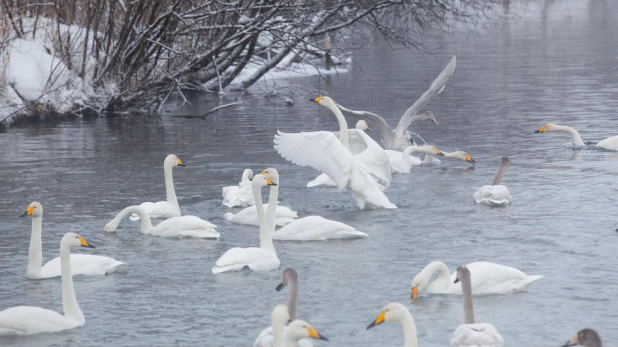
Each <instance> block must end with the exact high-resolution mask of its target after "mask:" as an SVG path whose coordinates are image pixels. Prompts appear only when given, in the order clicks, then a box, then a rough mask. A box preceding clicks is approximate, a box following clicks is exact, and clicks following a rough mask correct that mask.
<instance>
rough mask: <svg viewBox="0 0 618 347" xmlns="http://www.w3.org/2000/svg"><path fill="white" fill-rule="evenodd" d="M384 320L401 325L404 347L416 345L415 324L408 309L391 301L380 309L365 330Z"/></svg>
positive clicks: (414, 346) (415, 346)
mask: <svg viewBox="0 0 618 347" xmlns="http://www.w3.org/2000/svg"><path fill="white" fill-rule="evenodd" d="M384 322H399V323H401V326H402V327H403V340H404V344H403V345H404V347H418V339H417V337H416V324H415V323H414V318H412V314H411V313H410V310H408V309H407V308H406V307H405V306H403V305H402V304H400V303H398V302H391V303H390V304H387V305H386V306H384V308H383V309H382V312H380V314H379V315H378V317H377V318H376V319H375V320H374V321H373V322H371V324H369V326H367V330H369V329H371V328H373V327H374V326H376V325H380V324H382V323H384Z"/></svg>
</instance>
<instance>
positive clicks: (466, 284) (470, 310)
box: [460, 274, 474, 324]
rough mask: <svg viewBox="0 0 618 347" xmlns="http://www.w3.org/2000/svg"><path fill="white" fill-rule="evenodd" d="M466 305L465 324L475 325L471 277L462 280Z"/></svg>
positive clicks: (466, 276) (467, 276)
mask: <svg viewBox="0 0 618 347" xmlns="http://www.w3.org/2000/svg"><path fill="white" fill-rule="evenodd" d="M460 281H461V292H462V294H463V303H464V324H474V306H473V304H472V281H471V280H470V275H469V274H468V275H465V276H463V278H461V279H460Z"/></svg>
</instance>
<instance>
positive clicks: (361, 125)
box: [307, 119, 371, 188]
mask: <svg viewBox="0 0 618 347" xmlns="http://www.w3.org/2000/svg"><path fill="white" fill-rule="evenodd" d="M356 129H357V130H361V131H371V129H369V124H367V122H365V121H364V120H362V119H361V120H359V121H358V122H356ZM340 133H341V132H340V131H335V132H333V134H335V136H337V137H340V136H339V135H340ZM350 140H351V139H349V140H348V141H350ZM355 147H356V148H359V147H362V145H359V144H355ZM317 186H325V187H336V186H337V183H335V181H333V180H332V179H331V178H330V177H328V175H327V174H325V173H321V174H319V175H318V176H317V177H316V178H314V179H313V180H311V181H309V183H307V188H311V187H317Z"/></svg>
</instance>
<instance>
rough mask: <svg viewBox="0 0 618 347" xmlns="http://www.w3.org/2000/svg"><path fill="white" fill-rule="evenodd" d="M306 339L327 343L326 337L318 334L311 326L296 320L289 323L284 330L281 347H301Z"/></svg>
mask: <svg viewBox="0 0 618 347" xmlns="http://www.w3.org/2000/svg"><path fill="white" fill-rule="evenodd" d="M307 338H312V339H316V340H323V341H328V339H327V338H326V336H324V335H322V334H320V333H319V332H318V331H317V330H315V328H314V327H312V326H311V324H309V323H307V322H306V321H304V320H301V319H297V320H295V321H293V322H292V323H290V324H289V325H288V327H287V329H286V330H285V335H284V339H283V347H302V346H304V345H303V343H301V341H304V340H305V339H307Z"/></svg>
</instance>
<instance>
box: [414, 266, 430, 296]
mask: <svg viewBox="0 0 618 347" xmlns="http://www.w3.org/2000/svg"><path fill="white" fill-rule="evenodd" d="M428 285H429V278H428V277H427V275H426V274H425V272H424V271H421V272H420V273H419V274H418V275H416V276H414V278H413V279H412V285H411V287H410V297H411V298H412V299H416V298H418V295H419V294H420V292H421V290H423V289H425V288H427V286H428Z"/></svg>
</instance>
